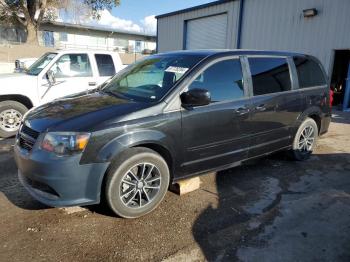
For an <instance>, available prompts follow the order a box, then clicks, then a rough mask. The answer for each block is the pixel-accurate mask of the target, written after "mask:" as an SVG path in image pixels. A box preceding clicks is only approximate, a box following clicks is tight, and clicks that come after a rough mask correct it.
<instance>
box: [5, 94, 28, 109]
mask: <svg viewBox="0 0 350 262" xmlns="http://www.w3.org/2000/svg"><path fill="white" fill-rule="evenodd" d="M8 100H12V101H16V102H19V103H21V104H23V105H24V106H25V107H26V108H28V109H31V108H32V107H33V102H32V101H31V100H30V98H29V97H27V96H24V95H16V94H14V95H0V102H3V101H8Z"/></svg>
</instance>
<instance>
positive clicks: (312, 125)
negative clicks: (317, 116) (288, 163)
mask: <svg viewBox="0 0 350 262" xmlns="http://www.w3.org/2000/svg"><path fill="white" fill-rule="evenodd" d="M317 138H318V126H317V124H316V122H315V120H313V119H312V118H307V119H305V121H304V122H303V123H302V124H301V125H300V127H299V129H298V131H297V133H296V135H295V137H294V141H293V149H292V156H293V158H294V159H295V160H299V161H302V160H306V159H308V158H309V157H310V155H311V154H312V151H313V150H314V148H315V146H316V142H317Z"/></svg>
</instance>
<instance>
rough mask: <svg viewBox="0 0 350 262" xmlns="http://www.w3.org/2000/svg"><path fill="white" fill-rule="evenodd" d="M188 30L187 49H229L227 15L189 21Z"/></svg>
mask: <svg viewBox="0 0 350 262" xmlns="http://www.w3.org/2000/svg"><path fill="white" fill-rule="evenodd" d="M186 29H187V30H186V49H222V48H227V47H226V34H227V14H222V15H215V16H209V17H205V18H199V19H194V20H188V21H187V26H186Z"/></svg>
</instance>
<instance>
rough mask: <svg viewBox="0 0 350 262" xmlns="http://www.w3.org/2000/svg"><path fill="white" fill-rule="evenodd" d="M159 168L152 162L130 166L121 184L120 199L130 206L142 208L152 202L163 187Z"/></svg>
mask: <svg viewBox="0 0 350 262" xmlns="http://www.w3.org/2000/svg"><path fill="white" fill-rule="evenodd" d="M161 182H162V181H161V176H160V172H159V170H158V168H157V167H156V166H155V165H153V164H150V163H140V164H137V165H135V166H134V167H132V168H130V169H129V170H128V171H127V172H126V173H125V174H124V176H123V178H122V180H121V184H120V196H119V197H120V199H121V201H122V203H123V204H124V205H125V206H127V207H129V208H141V207H144V206H146V205H148V204H150V203H151V202H152V200H153V199H154V198H155V196H156V195H157V194H158V192H159V190H160V187H161Z"/></svg>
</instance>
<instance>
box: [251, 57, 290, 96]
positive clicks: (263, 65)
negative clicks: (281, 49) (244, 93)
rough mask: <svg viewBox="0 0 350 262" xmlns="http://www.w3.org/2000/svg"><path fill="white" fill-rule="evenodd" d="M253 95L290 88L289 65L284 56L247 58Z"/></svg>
mask: <svg viewBox="0 0 350 262" xmlns="http://www.w3.org/2000/svg"><path fill="white" fill-rule="evenodd" d="M249 65H250V71H251V74H252V80H253V93H254V95H265V94H271V93H277V92H282V91H288V90H291V86H292V85H291V79H290V73H289V67H288V63H287V60H286V59H285V58H277V57H276V58H272V57H271V58H260V57H259V58H249Z"/></svg>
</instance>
